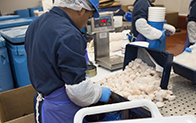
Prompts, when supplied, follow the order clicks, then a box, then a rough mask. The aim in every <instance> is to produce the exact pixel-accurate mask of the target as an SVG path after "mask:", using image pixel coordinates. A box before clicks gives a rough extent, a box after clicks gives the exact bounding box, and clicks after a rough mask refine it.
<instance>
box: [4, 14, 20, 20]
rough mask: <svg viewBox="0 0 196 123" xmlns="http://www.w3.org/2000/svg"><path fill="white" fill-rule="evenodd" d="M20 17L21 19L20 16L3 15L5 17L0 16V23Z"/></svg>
mask: <svg viewBox="0 0 196 123" xmlns="http://www.w3.org/2000/svg"><path fill="white" fill-rule="evenodd" d="M19 17H20V16H19V15H3V16H0V21H3V20H10V19H17V18H19Z"/></svg>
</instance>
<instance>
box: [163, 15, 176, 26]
mask: <svg viewBox="0 0 196 123" xmlns="http://www.w3.org/2000/svg"><path fill="white" fill-rule="evenodd" d="M165 20H167V23H168V24H170V25H172V26H174V27H175V28H178V12H166V13H165Z"/></svg>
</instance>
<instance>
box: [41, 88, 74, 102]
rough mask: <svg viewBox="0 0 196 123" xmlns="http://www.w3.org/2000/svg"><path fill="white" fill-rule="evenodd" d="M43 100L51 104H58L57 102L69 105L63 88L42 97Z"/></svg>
mask: <svg viewBox="0 0 196 123" xmlns="http://www.w3.org/2000/svg"><path fill="white" fill-rule="evenodd" d="M44 100H45V101H49V102H53V103H59V102H64V103H65V102H67V103H70V102H71V100H70V99H69V97H68V96H67V93H66V89H65V86H63V87H61V88H59V89H57V90H55V91H53V92H52V93H51V94H49V95H48V96H44Z"/></svg>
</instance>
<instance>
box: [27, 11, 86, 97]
mask: <svg viewBox="0 0 196 123" xmlns="http://www.w3.org/2000/svg"><path fill="white" fill-rule="evenodd" d="M86 43H87V42H86V39H85V38H84V37H83V35H82V33H81V31H80V29H79V28H78V27H77V26H76V25H75V23H74V22H73V21H72V20H71V18H70V17H69V16H68V15H67V14H66V13H65V12H64V11H63V10H62V9H60V8H58V7H53V8H52V9H51V10H50V11H49V12H47V13H45V14H43V15H42V16H40V17H38V18H37V19H36V20H34V21H33V22H32V23H31V24H30V25H29V27H28V29H27V32H26V36H25V50H26V52H27V63H28V70H29V75H30V80H31V83H32V85H33V87H34V88H35V90H36V91H37V92H39V93H42V94H43V95H46V96H47V95H49V94H50V93H51V92H53V91H54V90H56V89H58V88H60V87H63V86H64V85H65V84H69V85H73V84H78V83H80V82H82V81H83V80H85V75H86V73H85V71H86V69H87V64H86V60H85V57H84V50H85V49H86Z"/></svg>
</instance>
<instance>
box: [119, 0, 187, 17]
mask: <svg viewBox="0 0 196 123" xmlns="http://www.w3.org/2000/svg"><path fill="white" fill-rule="evenodd" d="M116 1H119V2H120V4H133V3H134V1H135V0H116ZM190 2H191V0H156V1H155V3H154V4H163V5H164V6H165V7H166V10H167V11H177V12H179V15H185V16H186V15H187V14H188V12H189V11H188V7H189V4H190Z"/></svg>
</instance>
